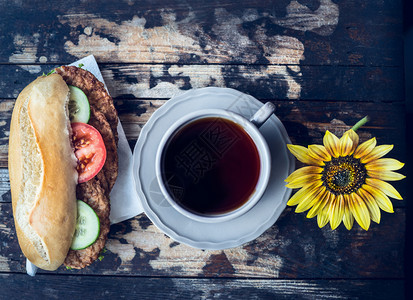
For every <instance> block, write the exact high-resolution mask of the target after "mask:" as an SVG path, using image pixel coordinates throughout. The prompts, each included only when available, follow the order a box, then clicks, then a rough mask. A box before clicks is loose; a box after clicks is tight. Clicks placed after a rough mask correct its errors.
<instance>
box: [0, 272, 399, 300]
mask: <svg viewBox="0 0 413 300" xmlns="http://www.w3.org/2000/svg"><path fill="white" fill-rule="evenodd" d="M0 284H1V285H2V286H3V287H7V288H5V289H4V291H2V297H4V298H5V299H13V298H14V296H15V295H16V294H19V295H20V296H21V297H22V298H23V299H25V298H30V299H49V298H53V299H55V298H56V299H60V298H65V297H67V296H68V295H70V297H71V298H74V299H95V298H116V299H119V298H122V299H123V298H126V299H135V298H136V299H395V300H396V299H405V298H404V296H405V293H404V291H403V281H402V280H321V281H320V280H268V279H244V280H243V279H237V280H230V279H195V278H192V279H189V278H134V277H124V278H121V280H119V278H117V277H113V276H87V277H80V276H46V275H37V276H36V277H35V278H28V277H27V275H22V274H0ZM34 291H35V292H34Z"/></svg>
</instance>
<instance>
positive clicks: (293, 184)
mask: <svg viewBox="0 0 413 300" xmlns="http://www.w3.org/2000/svg"><path fill="white" fill-rule="evenodd" d="M322 176H323V175H322V174H308V175H304V176H301V177H299V178H296V179H294V180H292V181H290V182H289V183H288V184H287V185H286V187H288V188H290V189H298V188H301V187H303V186H305V185H307V184H309V183H311V182H314V181H317V180H321V177H322Z"/></svg>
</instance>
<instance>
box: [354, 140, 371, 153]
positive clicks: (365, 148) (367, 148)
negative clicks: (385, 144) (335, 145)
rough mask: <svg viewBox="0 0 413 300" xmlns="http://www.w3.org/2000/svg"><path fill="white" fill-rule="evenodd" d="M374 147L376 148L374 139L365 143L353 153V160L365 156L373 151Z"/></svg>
mask: <svg viewBox="0 0 413 300" xmlns="http://www.w3.org/2000/svg"><path fill="white" fill-rule="evenodd" d="M374 147H376V138H372V139H369V140H368V141H365V142H364V143H362V144H361V145H360V146H358V147H357V149H356V151H355V152H354V158H361V157H364V156H366V155H367V154H369V153H370V152H371V151H372V150H373V149H374Z"/></svg>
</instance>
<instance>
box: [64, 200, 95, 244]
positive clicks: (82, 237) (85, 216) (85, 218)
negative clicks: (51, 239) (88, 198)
mask: <svg viewBox="0 0 413 300" xmlns="http://www.w3.org/2000/svg"><path fill="white" fill-rule="evenodd" d="M99 233H100V222H99V217H98V216H97V214H96V213H95V211H94V210H93V208H91V207H90V206H89V205H87V204H86V203H85V202H83V201H80V200H77V224H76V231H75V234H74V236H73V240H72V245H71V246H70V249H72V250H80V249H85V248H87V247H89V246H90V245H92V244H93V243H94V242H95V241H96V240H97V238H98V236H99Z"/></svg>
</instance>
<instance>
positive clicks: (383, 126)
mask: <svg viewBox="0 0 413 300" xmlns="http://www.w3.org/2000/svg"><path fill="white" fill-rule="evenodd" d="M166 101H167V100H154V99H146V100H137V99H115V105H116V108H117V110H118V113H119V117H120V120H121V122H122V125H123V128H124V130H125V133H126V136H127V139H128V141H129V143H130V146H131V149H133V147H134V145H135V143H136V140H137V139H138V137H139V133H140V130H141V128H142V127H143V126H144V125H145V123H146V122H147V121H148V120H149V118H150V116H151V115H152V114H153V113H154V112H155V111H156V109H158V108H159V107H160V106H162V105H163V104H164V103H165V102H166ZM273 103H275V104H276V106H277V110H276V115H277V116H278V117H279V118H280V120H281V121H282V122H283V124H284V125H285V127H286V129H287V132H288V134H289V136H290V138H291V140H292V142H293V143H294V144H299V145H303V146H307V145H309V144H321V143H322V139H323V136H324V133H325V131H326V130H330V131H332V132H333V133H335V134H336V135H337V136H341V135H342V134H343V133H344V132H345V131H346V130H348V129H349V128H351V126H353V125H354V124H355V123H356V122H357V121H358V120H360V119H361V118H362V117H363V116H365V115H369V116H370V118H371V121H370V122H368V123H367V124H366V125H365V126H364V127H363V128H361V129H359V131H358V134H359V135H360V140H361V141H366V140H368V139H370V138H372V137H376V138H377V142H378V144H394V145H395V148H394V149H393V150H392V151H391V152H390V154H388V155H387V157H393V158H396V159H399V160H400V161H403V162H406V160H407V156H406V139H405V137H406V129H405V128H406V123H405V119H404V116H405V113H404V109H405V106H404V105H403V104H394V103H372V102H370V103H366V102H360V103H358V105H357V110H356V111H354V103H350V102H330V101H328V102H327V101H311V102H310V101H273ZM13 104H14V100H11V99H3V100H1V101H0V111H1V114H0V168H3V169H0V195H2V198H1V199H0V202H1V201H3V202H4V201H5V202H9V201H10V193H9V189H10V186H9V182H8V173H7V170H6V168H7V164H8V159H7V156H8V136H9V129H10V118H11V112H12V109H13ZM401 173H403V174H405V175H406V171H405V170H404V169H402V170H401ZM394 185H395V186H396V188H397V189H398V190H399V191H400V192H401V193H402V195H406V194H407V183H406V181H405V180H404V181H401V182H395V183H394ZM397 205H400V206H404V205H405V204H404V202H401V203H399V202H398V203H397Z"/></svg>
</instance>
